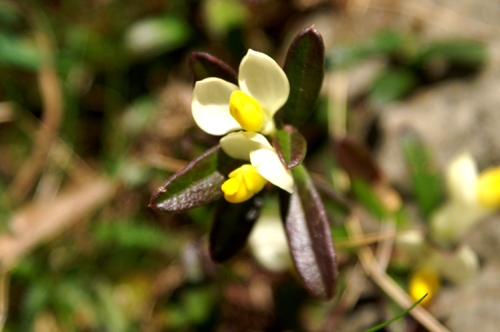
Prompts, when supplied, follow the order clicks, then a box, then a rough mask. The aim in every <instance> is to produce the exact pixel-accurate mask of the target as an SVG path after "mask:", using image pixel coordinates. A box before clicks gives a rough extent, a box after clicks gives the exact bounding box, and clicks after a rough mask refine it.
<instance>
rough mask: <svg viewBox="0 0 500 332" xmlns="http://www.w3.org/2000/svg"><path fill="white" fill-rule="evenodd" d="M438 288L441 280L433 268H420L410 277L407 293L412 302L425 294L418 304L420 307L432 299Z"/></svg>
mask: <svg viewBox="0 0 500 332" xmlns="http://www.w3.org/2000/svg"><path fill="white" fill-rule="evenodd" d="M440 286H441V280H440V277H439V275H438V274H437V272H436V271H435V270H434V269H433V268H429V267H428V268H422V269H420V270H417V271H416V272H415V273H413V275H412V276H411V277H410V283H409V285H408V292H409V293H410V296H411V298H412V300H413V301H414V302H417V301H418V300H420V299H421V298H422V297H423V296H424V295H425V294H427V296H426V297H425V299H423V300H422V302H420V304H421V305H426V304H427V303H429V301H430V300H431V299H432V298H433V297H434V294H435V293H436V292H437V290H438V289H439V287H440Z"/></svg>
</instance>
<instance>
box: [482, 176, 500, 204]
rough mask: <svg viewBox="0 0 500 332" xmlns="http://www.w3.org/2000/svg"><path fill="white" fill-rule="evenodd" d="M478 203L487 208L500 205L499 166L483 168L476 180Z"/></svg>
mask: <svg viewBox="0 0 500 332" xmlns="http://www.w3.org/2000/svg"><path fill="white" fill-rule="evenodd" d="M477 191H478V198H479V204H480V205H481V206H483V207H485V208H487V209H498V208H499V207H500V167H498V166H497V167H493V168H490V169H487V170H485V171H484V172H482V173H481V175H480V176H479V180H478V182H477Z"/></svg>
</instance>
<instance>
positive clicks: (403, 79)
mask: <svg viewBox="0 0 500 332" xmlns="http://www.w3.org/2000/svg"><path fill="white" fill-rule="evenodd" d="M416 85H417V78H416V77H415V74H414V73H413V72H412V71H411V70H409V69H406V68H403V67H401V68H394V69H389V70H386V71H384V72H382V73H381V74H380V75H379V76H378V77H377V78H376V79H375V82H374V83H373V86H372V90H371V92H370V99H371V100H372V102H374V103H376V104H380V103H387V102H390V101H394V100H398V99H401V98H404V97H406V96H407V95H408V94H409V93H410V92H411V91H412V90H413V88H414V87H415V86H416Z"/></svg>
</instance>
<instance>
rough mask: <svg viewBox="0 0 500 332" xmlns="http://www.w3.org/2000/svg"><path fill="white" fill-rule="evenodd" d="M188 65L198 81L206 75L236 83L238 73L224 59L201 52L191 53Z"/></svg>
mask: <svg viewBox="0 0 500 332" xmlns="http://www.w3.org/2000/svg"><path fill="white" fill-rule="evenodd" d="M189 67H190V68H191V72H192V74H193V77H194V80H195V81H200V80H202V79H205V78H207V77H218V78H221V79H223V80H225V81H228V82H231V83H234V84H236V85H238V74H237V73H236V71H235V70H234V69H233V68H231V67H230V66H229V65H228V64H226V63H225V62H224V61H222V60H219V59H217V58H216V57H214V56H212V55H210V54H208V53H203V52H193V53H191V58H190V59H189Z"/></svg>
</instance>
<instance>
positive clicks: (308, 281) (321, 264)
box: [280, 165, 337, 300]
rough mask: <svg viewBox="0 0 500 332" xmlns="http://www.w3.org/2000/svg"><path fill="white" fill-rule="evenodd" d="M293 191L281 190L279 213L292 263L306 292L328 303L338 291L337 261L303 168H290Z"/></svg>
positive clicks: (322, 213)
mask: <svg viewBox="0 0 500 332" xmlns="http://www.w3.org/2000/svg"><path fill="white" fill-rule="evenodd" d="M292 174H293V177H294V180H295V186H294V192H293V193H292V194H291V195H290V194H288V193H287V192H285V191H281V195H280V202H281V214H282V218H283V220H284V223H285V231H286V234H287V238H288V245H289V247H290V253H291V256H292V261H293V264H294V266H295V269H296V270H297V273H298V275H299V277H300V278H301V279H302V282H303V283H304V285H305V287H306V289H307V290H308V291H309V292H310V293H311V294H312V295H313V296H315V297H317V298H320V299H323V300H329V299H331V298H332V297H333V295H334V294H335V291H336V288H337V261H336V258H335V249H334V248H333V241H332V235H331V231H330V225H329V224H328V220H327V217H326V212H325V208H324V206H323V202H322V201H321V198H320V197H319V194H318V192H317V191H316V188H315V187H314V184H313V182H312V180H311V178H310V177H309V174H308V172H307V170H306V169H305V167H304V165H299V166H298V167H296V168H294V169H292Z"/></svg>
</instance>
